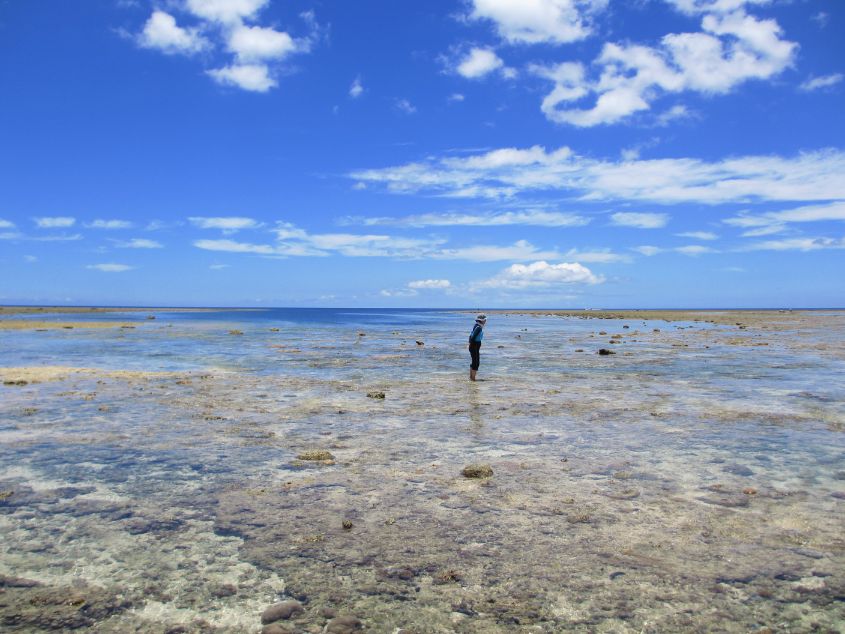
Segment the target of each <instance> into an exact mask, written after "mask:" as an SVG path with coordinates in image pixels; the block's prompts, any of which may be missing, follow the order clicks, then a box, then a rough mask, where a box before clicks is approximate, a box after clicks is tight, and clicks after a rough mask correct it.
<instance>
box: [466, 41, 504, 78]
mask: <svg viewBox="0 0 845 634" xmlns="http://www.w3.org/2000/svg"><path fill="white" fill-rule="evenodd" d="M504 65H505V63H504V62H503V61H502V60H501V59H500V58H499V56H498V55H496V53H494V52H493V50H491V49H489V48H473V49H471V50H470V52H469V53H467V55H466V57H464V59H463V60H462V61H461V63H460V64H458V65H457V67H456V68H455V71H456V72H457V73H458V74H459V75H461V76H463V77H466V78H468V79H479V78H481V77H484V76H485V75H488V74H489V73H492V72H493V71H494V70H497V69H499V68H502V66H504Z"/></svg>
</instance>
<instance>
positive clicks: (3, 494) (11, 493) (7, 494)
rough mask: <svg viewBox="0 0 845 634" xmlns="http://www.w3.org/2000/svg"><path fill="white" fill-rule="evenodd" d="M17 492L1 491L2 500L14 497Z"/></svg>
mask: <svg viewBox="0 0 845 634" xmlns="http://www.w3.org/2000/svg"><path fill="white" fill-rule="evenodd" d="M14 494H15V492H14V491H0V502H2V501H3V500H5V499H7V498H10V497H12V496H13V495H14Z"/></svg>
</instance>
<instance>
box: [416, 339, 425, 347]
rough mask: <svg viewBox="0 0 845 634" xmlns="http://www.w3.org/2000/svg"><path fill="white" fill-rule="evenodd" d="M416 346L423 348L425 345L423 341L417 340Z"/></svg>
mask: <svg viewBox="0 0 845 634" xmlns="http://www.w3.org/2000/svg"><path fill="white" fill-rule="evenodd" d="M417 345H418V346H424V345H425V341H420V340H419V339H417Z"/></svg>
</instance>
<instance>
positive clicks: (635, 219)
mask: <svg viewBox="0 0 845 634" xmlns="http://www.w3.org/2000/svg"><path fill="white" fill-rule="evenodd" d="M611 218H612V219H613V224H615V225H619V226H622V227H636V228H637V229H659V228H660V227H665V226H666V223H667V222H669V216H668V215H667V214H655V213H634V212H627V211H620V212H618V213H615V214H613V215H612V216H611Z"/></svg>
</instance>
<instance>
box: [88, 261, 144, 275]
mask: <svg viewBox="0 0 845 634" xmlns="http://www.w3.org/2000/svg"><path fill="white" fill-rule="evenodd" d="M85 268H87V269H95V270H97V271H103V272H104V273H123V272H124V271H129V270H131V269H132V268H133V267H131V266H129V265H127V264H114V263H109V264H89V265H88V266H86V267H85Z"/></svg>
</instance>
